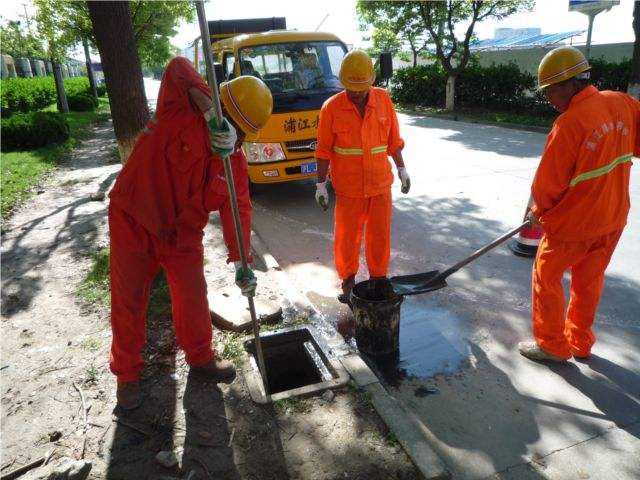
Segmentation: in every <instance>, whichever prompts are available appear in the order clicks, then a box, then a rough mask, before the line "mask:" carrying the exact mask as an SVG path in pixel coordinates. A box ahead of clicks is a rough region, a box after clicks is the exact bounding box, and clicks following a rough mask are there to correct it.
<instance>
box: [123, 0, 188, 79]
mask: <svg viewBox="0 0 640 480" xmlns="http://www.w3.org/2000/svg"><path fill="white" fill-rule="evenodd" d="M129 3H130V8H131V21H132V23H133V31H134V36H135V40H136V44H137V46H138V54H139V55H140V61H141V62H142V65H143V66H144V67H154V66H156V65H163V64H164V63H166V62H167V60H168V59H169V58H171V57H172V56H173V55H174V52H175V47H174V46H172V45H171V42H170V39H171V37H173V36H175V35H176V34H177V33H178V30H177V29H178V26H179V25H180V24H181V23H182V22H192V21H193V20H194V19H195V7H194V5H193V2H186V1H182V2H176V1H162V2H158V1H149V0H145V1H143V0H136V1H131V2H129Z"/></svg>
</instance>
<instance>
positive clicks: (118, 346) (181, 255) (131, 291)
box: [109, 57, 273, 409]
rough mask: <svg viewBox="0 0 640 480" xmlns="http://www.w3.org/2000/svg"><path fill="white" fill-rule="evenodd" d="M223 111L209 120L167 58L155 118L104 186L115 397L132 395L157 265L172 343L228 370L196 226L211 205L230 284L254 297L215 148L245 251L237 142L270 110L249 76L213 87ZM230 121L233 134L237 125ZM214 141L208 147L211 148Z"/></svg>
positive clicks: (188, 75) (212, 373)
mask: <svg viewBox="0 0 640 480" xmlns="http://www.w3.org/2000/svg"><path fill="white" fill-rule="evenodd" d="M220 98H221V100H222V104H223V107H224V109H225V115H226V116H227V119H226V120H224V121H223V125H222V127H219V126H218V125H217V123H216V116H215V110H214V109H213V107H212V102H211V96H210V90H209V87H208V86H207V85H206V84H205V83H204V82H203V80H202V78H201V77H200V75H199V74H198V72H196V70H195V69H194V68H193V66H192V65H191V64H190V63H189V61H188V60H187V59H185V58H180V57H178V58H175V59H173V60H171V62H170V63H169V64H168V66H167V68H166V70H165V72H164V75H163V77H162V83H161V85H160V92H159V94H158V103H157V110H156V113H155V116H154V117H153V118H152V119H151V120H150V121H149V123H148V124H147V126H146V127H145V128H144V130H143V131H142V133H141V135H140V136H139V138H138V140H137V143H136V145H135V147H134V149H133V151H132V153H131V156H130V157H129V160H128V162H127V164H126V165H125V166H124V168H123V169H122V172H121V173H120V175H119V177H118V180H117V181H116V184H115V186H114V188H113V190H112V192H111V194H110V197H111V204H110V206H109V231H110V239H111V257H110V268H111V326H112V330H113V340H112V346H111V358H110V367H111V371H112V372H113V373H114V374H115V375H116V376H117V379H118V388H117V400H118V405H119V406H120V407H122V408H124V409H132V408H135V407H137V406H138V405H139V404H140V403H141V395H140V386H139V382H138V379H139V376H140V372H141V370H142V368H143V358H142V349H143V346H144V341H145V313H146V308H147V304H148V300H149V292H150V287H151V282H152V281H153V279H154V277H155V275H156V273H157V272H158V269H159V267H162V268H163V269H164V271H165V274H166V278H167V282H168V284H169V289H170V291H171V304H172V317H173V322H174V326H175V332H176V338H177V342H178V345H179V346H180V347H181V348H182V349H183V350H184V351H185V354H186V361H187V363H189V365H190V366H191V367H192V370H195V371H196V372H199V373H202V374H205V375H207V376H209V377H210V378H213V379H215V380H217V381H230V380H233V378H234V376H235V370H234V368H233V365H232V364H231V363H230V362H228V361H225V360H221V359H219V358H217V357H216V355H215V352H214V350H213V349H212V345H211V338H212V328H211V317H210V313H209V306H208V303H207V286H206V283H205V278H204V258H203V254H204V248H203V245H202V238H203V233H204V232H203V231H204V227H205V226H206V224H207V223H208V220H209V212H210V211H212V210H220V217H221V221H222V228H223V234H224V241H225V244H226V246H227V249H228V252H229V256H228V259H227V262H235V265H236V284H237V285H238V286H239V287H240V289H241V290H242V293H243V294H244V295H246V296H253V295H254V292H255V288H256V279H255V275H254V274H253V272H252V271H251V269H250V268H247V269H246V270H245V269H243V268H242V264H241V263H240V262H239V260H240V255H239V249H238V245H237V241H236V233H235V229H234V224H233V217H232V212H231V205H230V200H229V197H228V193H227V183H226V178H225V174H224V165H223V162H222V156H224V155H229V154H230V162H231V165H232V170H233V176H234V183H235V187H236V192H237V194H238V207H239V211H240V217H241V223H242V230H243V232H244V242H245V250H246V251H247V252H249V251H250V245H249V242H250V231H251V202H250V200H249V193H248V176H247V164H246V159H245V157H244V155H243V153H242V151H241V150H240V148H239V145H240V144H241V142H242V140H243V139H244V135H245V132H257V131H258V130H259V129H260V128H261V127H262V126H263V125H264V124H265V123H266V121H267V120H268V118H269V116H270V115H271V110H272V105H273V102H272V98H271V93H270V91H269V89H268V88H267V87H266V85H264V83H262V81H261V80H259V79H257V78H255V77H247V76H243V77H238V78H236V79H234V80H232V81H230V82H228V83H223V84H221V86H220ZM236 129H237V133H236ZM212 145H213V152H212Z"/></svg>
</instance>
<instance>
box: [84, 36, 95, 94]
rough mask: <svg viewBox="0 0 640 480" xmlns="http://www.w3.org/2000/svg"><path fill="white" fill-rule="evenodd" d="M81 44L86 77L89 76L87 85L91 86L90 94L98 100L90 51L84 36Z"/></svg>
mask: <svg viewBox="0 0 640 480" xmlns="http://www.w3.org/2000/svg"><path fill="white" fill-rule="evenodd" d="M82 46H83V47H84V58H85V59H86V62H87V77H89V87H90V88H91V95H93V98H95V99H96V101H97V100H98V87H96V77H95V75H94V74H93V65H92V64H91V53H90V52H89V42H88V41H87V39H86V38H83V39H82Z"/></svg>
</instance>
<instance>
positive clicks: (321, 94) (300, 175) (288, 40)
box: [194, 17, 347, 184]
mask: <svg viewBox="0 0 640 480" xmlns="http://www.w3.org/2000/svg"><path fill="white" fill-rule="evenodd" d="M262 30H267V31H262ZM209 31H210V35H211V42H212V43H211V46H212V50H213V56H214V63H215V68H216V74H217V75H216V76H217V79H218V81H224V80H230V79H232V78H234V77H236V76H238V75H254V76H256V77H258V78H260V79H262V80H263V81H264V82H265V84H266V85H267V86H268V87H269V89H270V90H271V93H272V94H273V115H272V116H271V119H270V120H269V122H268V123H267V125H266V126H265V127H264V128H263V129H262V130H261V131H260V132H259V134H257V135H248V136H247V138H246V140H245V142H244V145H243V149H244V152H245V154H246V157H247V161H248V164H249V179H250V181H251V182H252V183H256V184H259V183H262V184H264V183H277V182H288V181H292V180H301V179H305V178H315V175H316V162H315V158H314V151H315V148H316V144H317V142H316V137H317V130H318V116H319V113H320V107H321V106H322V104H323V103H324V101H325V100H326V99H327V98H329V97H330V96H332V95H334V94H336V93H338V92H340V91H341V90H342V89H343V87H342V85H341V83H340V81H339V80H338V73H339V70H340V63H341V62H342V58H343V57H344V55H345V54H346V53H347V47H346V45H345V44H344V43H343V42H342V41H341V40H340V39H339V38H338V37H336V36H335V35H333V34H330V33H320V32H299V31H295V30H286V25H285V21H284V18H281V17H280V18H278V17H275V18H268V19H247V20H222V21H221V20H219V21H213V22H209ZM247 32H248V33H247ZM194 52H195V53H194V55H195V59H194V60H195V64H196V68H198V69H199V70H200V71H201V72H204V68H205V66H204V62H203V61H202V53H201V49H199V48H198V45H197V43H196V45H195V49H194Z"/></svg>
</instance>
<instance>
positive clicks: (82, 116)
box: [0, 98, 109, 223]
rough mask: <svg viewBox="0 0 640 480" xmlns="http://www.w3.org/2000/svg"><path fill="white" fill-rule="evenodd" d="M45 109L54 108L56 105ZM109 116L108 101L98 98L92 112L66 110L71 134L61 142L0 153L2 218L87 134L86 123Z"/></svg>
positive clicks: (4, 218)
mask: <svg viewBox="0 0 640 480" xmlns="http://www.w3.org/2000/svg"><path fill="white" fill-rule="evenodd" d="M45 110H48V111H56V107H55V105H52V106H50V107H48V108H46V109H45ZM108 116H109V100H108V99H107V98H100V99H99V104H98V108H97V109H96V110H94V111H92V112H69V113H67V114H65V118H66V120H67V123H68V125H69V130H70V136H69V138H68V139H67V140H66V141H65V142H64V143H62V144H58V145H47V146H46V147H42V148H39V149H37V150H21V151H16V152H2V178H1V181H0V188H1V198H0V200H1V207H0V208H1V212H0V213H1V218H2V222H3V223H4V221H5V220H6V219H7V218H9V216H10V215H11V212H12V211H13V210H14V209H15V208H16V207H17V206H18V205H20V204H21V203H22V202H24V201H25V200H26V199H28V198H29V197H30V196H31V195H32V194H33V192H34V190H35V187H36V185H37V184H38V182H40V180H41V179H42V176H43V175H44V174H45V173H47V172H50V171H51V170H53V169H55V168H56V165H57V164H58V162H59V161H60V159H61V158H63V157H64V155H66V154H67V153H68V152H70V151H71V149H72V148H73V147H74V146H75V144H76V141H77V140H78V139H79V138H82V136H83V135H85V134H86V132H87V130H88V128H89V126H90V125H91V124H92V123H94V122H96V121H98V120H102V119H106V118H108Z"/></svg>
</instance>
